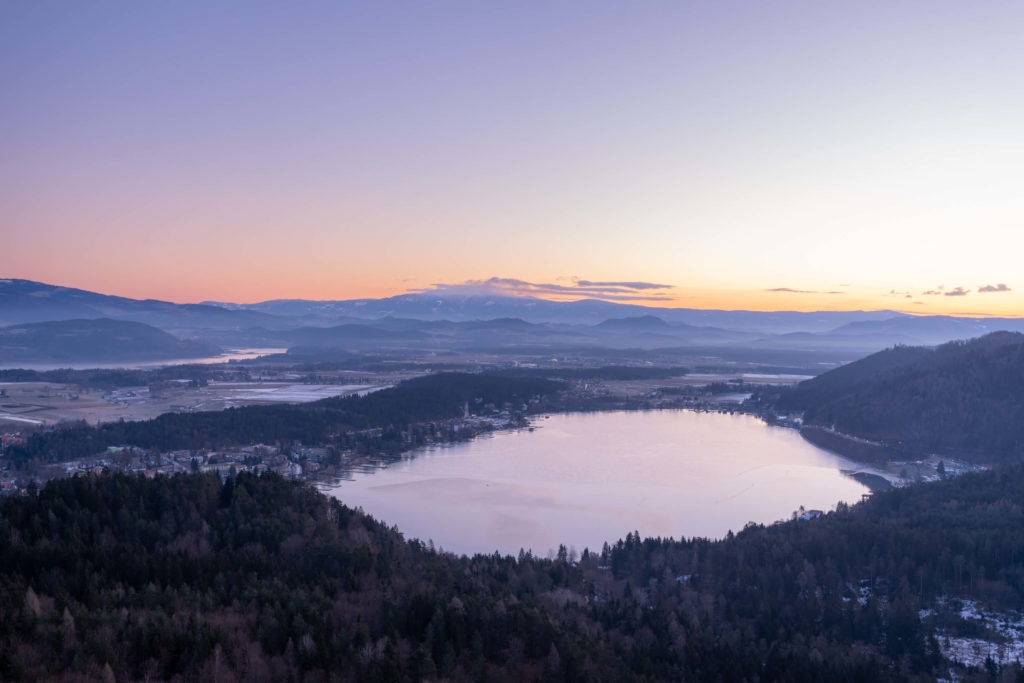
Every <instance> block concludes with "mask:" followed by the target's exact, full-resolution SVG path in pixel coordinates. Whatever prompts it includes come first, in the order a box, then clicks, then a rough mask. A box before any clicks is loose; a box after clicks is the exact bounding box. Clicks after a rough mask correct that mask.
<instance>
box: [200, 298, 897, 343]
mask: <svg viewBox="0 0 1024 683" xmlns="http://www.w3.org/2000/svg"><path fill="white" fill-rule="evenodd" d="M207 303H209V304H212V305H217V306H222V307H225V308H229V309H231V310H248V311H259V312H263V313H268V314H273V315H275V316H294V317H297V318H304V319H307V321H309V322H312V321H314V320H337V319H340V318H353V317H355V318H364V319H377V318H385V317H394V318H415V319H418V320H450V321H454V322H465V321H473V320H493V319H495V318H520V319H522V320H525V321H527V322H531V323H566V324H571V325H598V324H600V323H602V322H604V321H606V320H609V319H614V318H638V317H644V316H652V317H658V318H661V319H662V320H664V321H665V322H666V323H668V324H670V325H679V324H685V325H694V326H701V327H704V326H710V327H718V328H723V329H727V330H736V331H741V332H758V333H761V334H781V333H785V332H796V331H806V332H827V331H829V330H832V329H835V328H836V327H839V326H841V325H845V324H847V323H851V322H857V321H875V320H888V319H890V318H894V317H903V314H901V313H897V312H895V311H818V312H814V313H803V312H799V311H768V312H766V311H722V310H704V309H692V308H662V307H655V306H642V305H638V304H630V303H616V302H611V301H599V300H596V299H582V300H579V301H548V300H546V299H538V298H536V297H529V296H507V295H499V294H494V295H465V294H455V293H451V292H436V293H433V292H424V293H416V294H400V295H398V296H392V297H386V298H382V299H350V300H340V301H309V300H305V299H279V300H274V301H264V302H260V303H255V304H234V303H223V302H207ZM907 317H909V316H907Z"/></svg>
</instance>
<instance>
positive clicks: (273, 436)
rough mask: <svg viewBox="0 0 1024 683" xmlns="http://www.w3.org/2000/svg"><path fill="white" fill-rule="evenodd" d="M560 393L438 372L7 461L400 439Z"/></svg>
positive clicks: (98, 431)
mask: <svg viewBox="0 0 1024 683" xmlns="http://www.w3.org/2000/svg"><path fill="white" fill-rule="evenodd" d="M561 386H562V385H560V384H559V383H557V382H553V381H550V380H546V379H541V378H524V377H499V376H493V375H471V374H465V373H438V374H433V375H427V376H424V377H418V378H415V379H411V380H407V381H405V382H402V383H401V384H399V385H398V386H397V387H394V388H391V389H384V390H381V391H377V392H374V393H371V394H368V395H366V396H362V397H360V396H349V397H344V398H329V399H324V400H321V401H316V402H314V403H306V404H302V405H270V406H247V407H243V408H230V409H228V410H221V411H209V412H201V413H166V414H164V415H161V416H159V417H157V418H154V419H152V420H145V421H138V422H123V421H122V422H114V423H109V424H104V425H101V426H98V427H93V426H89V425H86V424H84V423H80V424H75V425H71V426H65V427H63V428H58V429H54V430H52V431H49V432H43V433H38V434H33V435H31V436H30V437H29V438H28V439H27V440H26V443H25V444H24V445H21V446H12V447H10V448H8V450H7V453H6V455H7V457H9V458H10V459H11V460H12V461H14V462H15V463H19V462H24V461H27V460H32V459H36V460H40V461H45V462H62V461H66V460H73V459H77V458H82V457H86V456H90V455H94V454H96V453H101V452H103V451H104V450H106V449H107V448H108V447H110V446H122V445H130V446H138V447H139V448H146V449H159V450H173V449H186V448H187V449H202V448H207V449H216V448H222V447H225V446H231V445H245V444H251V443H277V442H292V441H302V442H303V443H308V444H319V443H327V442H328V441H330V440H332V439H333V438H335V437H337V436H338V435H339V434H343V433H345V432H347V431H351V430H363V429H368V428H377V427H380V428H384V429H386V430H388V433H389V434H392V435H394V437H395V438H398V432H399V431H401V430H403V429H406V428H408V426H409V425H410V424H411V423H414V422H420V421H424V420H443V419H447V418H452V417H458V416H460V415H462V412H463V409H464V408H465V406H466V404H467V403H468V404H469V405H470V407H471V409H472V410H473V411H474V412H476V411H477V410H479V409H482V408H483V407H484V406H487V405H494V406H497V407H499V408H500V407H501V406H502V405H504V404H506V403H510V404H513V405H514V406H515V407H516V408H517V409H518V408H519V407H521V406H522V404H523V403H525V402H528V401H530V400H531V399H532V398H534V397H536V396H550V395H552V394H553V393H555V392H556V391H558V390H559V389H560V388H561Z"/></svg>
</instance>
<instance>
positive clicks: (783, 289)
mask: <svg viewBox="0 0 1024 683" xmlns="http://www.w3.org/2000/svg"><path fill="white" fill-rule="evenodd" d="M764 291H766V292H780V293H783V294H846V292H839V291H836V290H831V291H828V292H823V291H820V290H817V289H793V288H792V287H771V288H770V289H766V290H764Z"/></svg>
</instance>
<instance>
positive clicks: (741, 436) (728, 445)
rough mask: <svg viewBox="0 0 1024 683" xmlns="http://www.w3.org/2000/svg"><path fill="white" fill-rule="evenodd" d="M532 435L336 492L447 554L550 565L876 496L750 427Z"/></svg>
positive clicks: (635, 416) (591, 421)
mask: <svg viewBox="0 0 1024 683" xmlns="http://www.w3.org/2000/svg"><path fill="white" fill-rule="evenodd" d="M536 424H537V426H538V429H536V430H535V431H532V432H531V431H525V430H524V431H517V432H506V433H499V434H495V435H493V436H491V437H485V438H480V439H477V440H475V441H471V442H468V443H460V444H456V445H450V446H445V447H433V448H427V449H423V450H421V451H418V452H416V453H414V454H413V455H414V456H415V457H405V458H402V459H400V460H397V461H395V462H392V463H390V464H388V465H387V466H386V467H384V468H364V469H362V470H357V471H354V472H353V473H352V478H351V480H345V481H341V482H339V483H338V484H337V485H336V486H333V487H331V489H330V491H329V492H330V493H331V494H332V495H335V496H336V497H338V498H339V499H340V500H342V501H343V502H344V503H346V504H347V505H350V506H353V507H355V506H361V507H362V508H363V509H364V510H365V511H366V512H367V513H369V514H371V515H373V516H374V517H376V518H377V519H379V520H381V521H383V522H385V523H386V524H388V525H397V526H398V528H399V529H400V530H401V531H402V532H404V533H405V534H406V535H407V536H410V537H416V538H420V539H423V540H427V539H431V540H433V541H434V543H435V544H437V545H438V546H440V547H443V548H444V549H446V550H451V551H454V552H459V553H475V552H483V553H489V552H493V551H495V550H498V551H500V552H502V553H516V552H518V551H519V549H520V548H529V549H532V550H533V551H534V552H535V553H538V554H541V555H546V554H547V553H548V552H549V550H551V549H553V548H557V547H558V545H559V544H560V543H564V544H565V545H566V546H573V547H575V548H577V549H578V550H582V549H583V548H584V547H589V548H591V549H592V550H593V549H600V548H601V545H602V543H603V542H605V541H608V542H614V541H615V540H617V539H619V538H623V537H624V536H625V535H626V534H627V533H628V532H630V531H639V532H640V534H641V535H642V536H673V537H676V538H679V537H681V536H687V537H689V536H707V537H721V536H724V535H725V534H726V533H727V532H728V531H729V530H730V529H731V530H733V531H738V530H740V529H742V528H743V526H744V525H745V524H746V523H747V522H750V521H756V522H761V523H770V522H773V521H775V520H778V519H783V518H789V517H790V516H791V514H792V512H793V510H795V509H796V508H797V507H799V506H800V505H803V506H805V507H806V508H807V509H822V510H828V509H830V508H832V507H834V506H835V504H836V503H837V502H839V501H846V502H856V501H858V500H860V497H861V495H862V494H864V493H866V492H867V491H868V489H867V488H865V487H864V486H862V485H861V484H859V483H857V482H856V481H854V480H852V479H850V478H848V477H846V476H844V475H843V474H841V473H840V471H839V469H840V468H844V469H846V468H849V467H850V466H851V464H850V463H849V461H846V460H843V459H842V458H839V457H837V456H835V455H832V454H830V453H828V452H826V451H823V450H821V449H819V448H817V447H816V446H813V445H812V444H809V443H807V442H806V441H804V440H803V439H802V438H801V437H800V435H799V434H798V433H797V432H796V431H794V430H790V429H783V428H780V427H769V426H768V425H765V424H764V423H763V422H761V421H760V420H757V419H756V418H753V417H750V416H747V415H727V414H719V413H696V412H691V411H651V412H613V413H582V414H571V415H552V416H550V417H546V418H543V419H540V420H538V421H537V423H536Z"/></svg>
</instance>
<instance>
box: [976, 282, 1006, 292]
mask: <svg viewBox="0 0 1024 683" xmlns="http://www.w3.org/2000/svg"><path fill="white" fill-rule="evenodd" d="M1012 291H1013V290H1012V289H1010V288H1009V287H1007V286H1006V285H1005V284H1003V283H1002V282H1000V283H999V284H997V285H985V286H984V287H978V294H987V293H988V292H1012Z"/></svg>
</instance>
